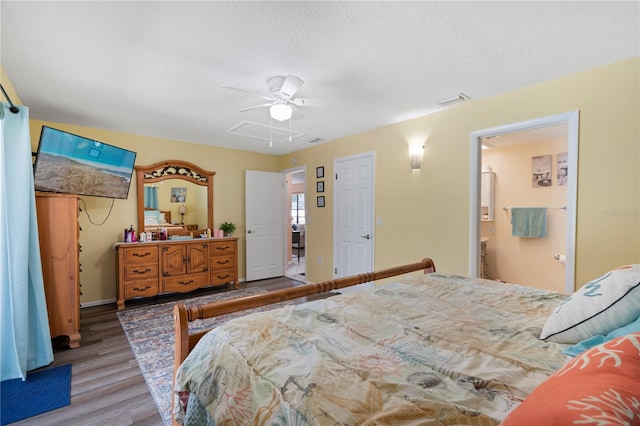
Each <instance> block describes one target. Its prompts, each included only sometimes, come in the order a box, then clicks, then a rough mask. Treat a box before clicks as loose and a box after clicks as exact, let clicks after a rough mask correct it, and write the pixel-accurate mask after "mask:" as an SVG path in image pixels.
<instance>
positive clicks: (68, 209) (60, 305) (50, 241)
mask: <svg viewBox="0 0 640 426" xmlns="http://www.w3.org/2000/svg"><path fill="white" fill-rule="evenodd" d="M78 199H79V197H78V196H76V195H65V194H49V193H45V192H36V212H37V216H38V234H39V238H40V257H41V260H42V274H43V278H44V292H45V297H46V299H47V311H48V314H49V328H50V330H51V338H54V337H58V336H68V337H69V347H71V348H77V347H78V346H80V256H79V252H80V244H79V241H78V238H79V237H80V227H79V225H78V211H79V210H78Z"/></svg>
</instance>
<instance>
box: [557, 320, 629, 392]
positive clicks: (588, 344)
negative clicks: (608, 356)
mask: <svg viewBox="0 0 640 426" xmlns="http://www.w3.org/2000/svg"><path fill="white" fill-rule="evenodd" d="M629 333H640V317H638V319H637V320H635V321H634V322H632V323H631V324H627V325H625V326H624V327H620V328H616V329H615V330H613V331H611V332H610V333H609V334H607V335H606V336H603V335H602V334H596V335H595V336H591V337H589V338H588V339H585V340H583V341H582V342H580V343H576V344H575V345H572V346H569V347H568V348H566V349H564V350H563V351H562V353H563V354H565V355H569V356H571V357H574V356H576V355H579V354H581V353H582V352H584V351H586V350H587V349H591V348H593V347H594V346H598V345H600V344H602V343H605V342H608V341H609V340H612V339H615V338H616V337H620V336H624V335H625V334H629ZM638 380H640V378H638Z"/></svg>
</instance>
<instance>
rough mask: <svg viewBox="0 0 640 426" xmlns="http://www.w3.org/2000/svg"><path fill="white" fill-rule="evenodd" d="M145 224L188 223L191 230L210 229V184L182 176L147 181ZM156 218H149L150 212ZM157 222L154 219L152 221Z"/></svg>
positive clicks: (145, 187)
mask: <svg viewBox="0 0 640 426" xmlns="http://www.w3.org/2000/svg"><path fill="white" fill-rule="evenodd" d="M144 207H145V227H146V226H147V225H149V226H151V225H155V224H156V223H157V225H159V226H162V225H165V224H171V225H187V226H188V227H189V229H190V230H192V231H195V230H202V229H207V188H206V187H204V186H200V185H196V184H194V183H191V182H187V181H184V180H181V179H167V180H164V181H161V182H154V183H145V184H144ZM154 211H156V212H160V213H159V214H158V213H156V214H155V216H156V217H157V219H156V220H155V222H154V220H153V219H150V216H153V214H152V213H151V212H154ZM151 222H154V223H151Z"/></svg>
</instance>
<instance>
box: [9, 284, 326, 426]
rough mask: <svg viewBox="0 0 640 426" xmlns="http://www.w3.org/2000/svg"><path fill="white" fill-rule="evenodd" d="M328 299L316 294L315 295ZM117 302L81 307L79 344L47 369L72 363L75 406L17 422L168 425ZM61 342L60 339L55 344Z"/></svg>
mask: <svg viewBox="0 0 640 426" xmlns="http://www.w3.org/2000/svg"><path fill="white" fill-rule="evenodd" d="M298 285H302V283H300V282H298V281H294V280H291V279H288V278H285V277H281V278H273V279H269V280H262V281H255V282H251V283H248V284H247V283H241V284H240V288H247V287H260V288H263V289H265V290H269V291H272V290H278V289H281V288H288V287H295V286H298ZM224 291H229V289H227V288H222V289H214V290H204V291H198V292H195V293H189V294H186V295H172V296H160V297H157V298H153V299H147V300H144V301H137V300H136V301H132V302H130V303H127V305H126V308H125V309H130V308H134V307H137V306H141V305H145V304H153V303H164V302H168V301H173V300H179V299H184V298H190V297H195V296H198V295H205V294H212V293H220V292H224ZM320 297H327V296H322V295H318V296H315V297H314V298H320ZM116 312H117V308H116V304H115V303H113V304H110V305H102V306H96V307H90V308H83V309H81V310H80V334H81V335H82V339H81V340H80V347H79V348H75V349H68V348H57V349H55V350H54V352H55V353H54V361H53V363H52V364H50V365H48V366H47V367H45V368H50V367H55V366H58V365H64V364H69V363H70V364H72V374H71V404H70V405H69V406H67V407H64V408H60V409H58V410H55V411H52V412H49V413H45V414H42V415H40V416H37V417H31V418H29V419H25V420H23V421H20V422H16V423H12V424H13V425H38V426H42V425H78V426H87V425H114V426H116V425H117V426H122V425H154V426H155V425H158V426H162V425H163V424H164V423H163V422H162V419H161V417H160V414H159V413H158V409H157V407H156V404H155V402H154V401H153V398H152V396H151V393H150V392H149V388H148V387H147V384H146V382H145V380H144V377H143V376H142V373H141V371H140V368H139V367H138V363H137V362H136V359H135V357H134V356H133V352H132V351H131V348H130V347H129V342H128V341H127V338H126V337H125V335H124V332H123V331H122V328H121V327H120V322H119V321H118V318H117V316H116ZM56 343H59V342H56Z"/></svg>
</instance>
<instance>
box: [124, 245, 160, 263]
mask: <svg viewBox="0 0 640 426" xmlns="http://www.w3.org/2000/svg"><path fill="white" fill-rule="evenodd" d="M122 250H124V256H123V258H124V263H153V262H157V261H158V246H155V245H154V246H152V245H149V246H145V245H141V246H138V247H125V248H123V249H122Z"/></svg>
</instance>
